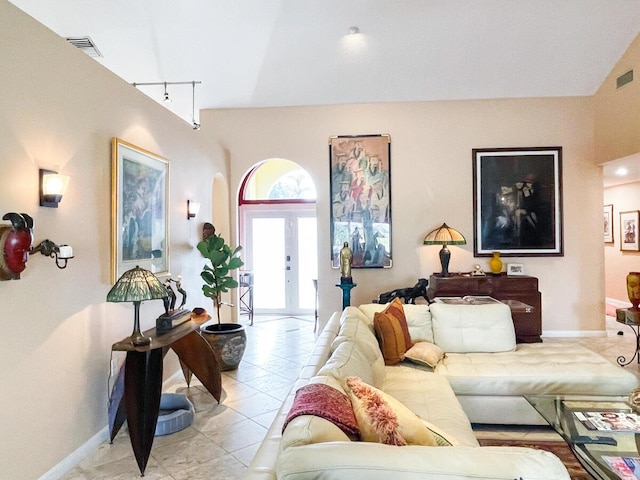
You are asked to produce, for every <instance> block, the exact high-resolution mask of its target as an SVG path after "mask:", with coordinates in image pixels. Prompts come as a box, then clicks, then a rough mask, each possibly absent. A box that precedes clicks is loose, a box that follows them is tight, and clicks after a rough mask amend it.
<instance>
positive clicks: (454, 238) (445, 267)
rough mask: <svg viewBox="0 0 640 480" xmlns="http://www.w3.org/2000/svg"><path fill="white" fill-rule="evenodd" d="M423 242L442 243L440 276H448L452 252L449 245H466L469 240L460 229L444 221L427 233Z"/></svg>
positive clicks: (427, 243)
mask: <svg viewBox="0 0 640 480" xmlns="http://www.w3.org/2000/svg"><path fill="white" fill-rule="evenodd" d="M422 243H423V245H442V249H441V250H440V265H441V266H442V270H441V272H440V276H441V277H448V276H449V260H450V259H451V252H450V251H449V249H448V248H447V245H466V244H467V241H466V240H465V238H464V236H463V235H462V234H461V233H460V232H459V231H457V230H456V229H455V228H451V227H450V226H448V225H447V224H446V223H443V224H442V226H441V227H438V228H436V229H435V230H432V231H430V232H429V233H427V236H426V237H424V241H423V242H422Z"/></svg>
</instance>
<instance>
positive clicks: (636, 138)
mask: <svg viewBox="0 0 640 480" xmlns="http://www.w3.org/2000/svg"><path fill="white" fill-rule="evenodd" d="M629 70H633V71H634V81H633V82H631V83H629V84H627V85H625V86H624V87H622V88H619V89H616V79H617V78H618V77H619V76H620V75H622V74H623V73H626V72H628V71H629ZM639 76H640V36H638V37H636V39H635V40H634V41H633V43H632V44H631V45H630V46H629V48H628V49H627V51H626V52H625V54H624V55H623V56H622V57H621V58H620V60H618V62H617V63H616V65H615V67H614V68H613V69H612V70H611V73H610V74H609V76H608V77H607V79H606V80H605V81H604V82H603V83H602V85H601V87H600V89H599V90H598V92H597V93H596V95H594V112H595V125H596V136H595V139H596V150H595V153H596V154H595V158H594V159H595V161H596V163H598V164H602V163H605V162H608V161H610V160H615V159H618V158H621V157H628V156H630V155H637V154H638V153H640V135H639V134H638V132H639V131H640V78H639ZM636 161H637V160H636ZM639 187H640V183H633V184H627V185H621V186H618V187H611V188H607V189H605V191H604V204H605V205H606V204H612V205H613V208H614V211H613V219H614V230H613V233H614V244H613V245H605V247H604V252H605V285H606V287H605V289H606V295H607V297H608V298H611V299H614V300H618V301H621V302H627V304H628V297H627V292H626V287H625V277H626V274H627V273H628V272H630V271H633V270H638V268H640V253H639V252H621V251H620V212H624V211H628V210H638V209H640V198H639V197H640V188H639Z"/></svg>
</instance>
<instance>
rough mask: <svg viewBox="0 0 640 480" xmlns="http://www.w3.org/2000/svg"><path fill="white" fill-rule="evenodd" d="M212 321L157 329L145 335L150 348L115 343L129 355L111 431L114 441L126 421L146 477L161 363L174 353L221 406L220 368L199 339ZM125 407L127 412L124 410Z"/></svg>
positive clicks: (193, 319) (194, 320)
mask: <svg viewBox="0 0 640 480" xmlns="http://www.w3.org/2000/svg"><path fill="white" fill-rule="evenodd" d="M210 318H211V317H209V316H208V315H206V314H205V315H200V316H196V315H195V314H192V316H191V319H190V320H188V321H187V322H185V323H182V324H180V325H178V326H177V327H175V328H173V329H172V330H169V331H168V332H164V333H158V332H157V331H156V329H155V328H152V329H150V330H147V331H145V332H143V335H144V336H145V337H150V338H151V344H150V345H145V346H134V345H133V344H132V343H131V340H130V339H129V337H127V338H124V339H123V340H121V341H119V342H117V343H114V344H113V346H112V347H111V349H112V350H113V351H120V352H127V356H126V359H125V367H124V395H123V397H122V399H120V401H119V405H118V408H117V412H116V414H115V420H114V422H113V424H112V427H111V440H112V441H113V439H114V438H115V436H116V434H117V433H118V431H119V430H120V427H122V424H123V423H124V421H125V420H126V421H127V425H128V427H129V437H130V438H131V447H132V448H133V454H134V455H135V457H136V462H137V463H138V467H139V468H140V473H141V474H142V475H144V471H145V469H146V467H147V462H148V460H149V455H150V454H151V447H152V445H153V438H154V436H155V431H156V424H157V422H158V414H159V410H160V396H161V394H162V360H163V358H164V356H165V354H166V353H167V352H168V351H169V349H172V350H173V351H174V352H176V354H177V355H178V358H179V359H180V361H181V362H182V363H183V364H184V365H185V366H186V367H187V368H188V369H189V370H190V371H191V372H193V374H194V375H195V376H196V377H198V379H199V380H200V381H201V382H202V384H203V385H204V386H205V388H206V389H207V390H208V391H209V392H210V393H211V395H213V396H214V398H215V399H216V400H217V401H218V402H220V396H221V394H222V379H221V375H220V365H218V362H217V361H216V357H215V355H214V353H213V349H212V348H211V346H210V345H209V343H208V342H207V341H206V340H205V339H204V338H203V337H202V336H201V335H200V325H201V324H202V323H204V322H205V321H207V320H209V319H210ZM123 406H124V408H123Z"/></svg>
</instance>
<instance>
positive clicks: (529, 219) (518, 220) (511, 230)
mask: <svg viewBox="0 0 640 480" xmlns="http://www.w3.org/2000/svg"><path fill="white" fill-rule="evenodd" d="M473 222H474V231H473V253H474V255H475V256H479V257H481V256H489V255H491V254H492V252H496V251H497V252H500V254H501V256H505V257H508V256H512V257H515V256H562V255H563V254H564V252H563V237H562V147H533V148H493V149H489V148H483V149H474V150H473Z"/></svg>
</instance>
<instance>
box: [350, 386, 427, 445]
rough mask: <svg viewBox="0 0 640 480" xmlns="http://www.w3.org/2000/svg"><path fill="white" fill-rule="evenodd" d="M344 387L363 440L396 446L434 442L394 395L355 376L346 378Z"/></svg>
mask: <svg viewBox="0 0 640 480" xmlns="http://www.w3.org/2000/svg"><path fill="white" fill-rule="evenodd" d="M345 390H346V391H347V393H348V394H349V398H350V399H351V404H352V405H353V413H354V414H355V416H356V420H357V422H358V427H359V428H360V436H361V438H362V440H363V441H365V442H378V443H385V444H387V445H398V446H403V445H428V446H437V445H438V442H437V441H436V439H435V438H434V435H433V434H432V433H431V430H429V429H428V428H426V426H425V424H424V423H423V422H422V420H421V419H420V417H418V416H417V415H416V414H415V413H413V412H412V411H411V410H409V409H408V408H407V407H405V406H404V405H403V404H402V403H400V402H399V401H397V400H396V399H395V398H393V397H391V396H389V395H387V394H386V393H384V392H383V391H381V390H378V389H377V388H375V387H372V386H371V385H367V384H366V383H364V382H363V381H362V380H360V378H358V377H347V379H346V389H345Z"/></svg>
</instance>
